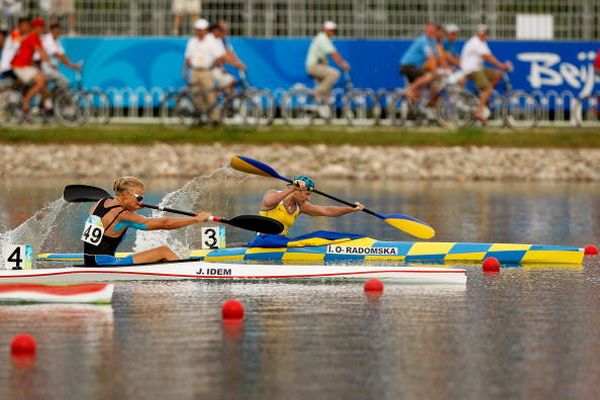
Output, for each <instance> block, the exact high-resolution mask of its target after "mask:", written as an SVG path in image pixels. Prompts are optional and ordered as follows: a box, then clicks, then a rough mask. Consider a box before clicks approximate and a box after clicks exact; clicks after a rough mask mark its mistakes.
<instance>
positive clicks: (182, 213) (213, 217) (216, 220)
mask: <svg viewBox="0 0 600 400" xmlns="http://www.w3.org/2000/svg"><path fill="white" fill-rule="evenodd" d="M142 207H145V208H152V209H154V210H160V211H166V212H170V213H173V214H181V215H189V216H190V217H195V216H196V214H194V213H193V212H189V211H182V210H176V209H174V208H170V207H163V206H155V205H154V204H146V203H142ZM208 219H209V220H211V221H215V222H223V223H225V224H228V223H229V222H230V221H229V220H228V219H225V218H221V217H215V216H213V215H211V216H210V217H209V218H208Z"/></svg>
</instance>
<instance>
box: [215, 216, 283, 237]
mask: <svg viewBox="0 0 600 400" xmlns="http://www.w3.org/2000/svg"><path fill="white" fill-rule="evenodd" d="M223 222H226V223H228V224H229V225H233V226H236V227H238V228H242V229H247V230H249V231H255V232H260V233H271V234H273V235H277V234H279V233H281V232H283V224H282V223H281V222H279V221H277V220H276V219H273V218H269V217H263V216H261V215H238V216H237V217H233V218H231V219H228V220H223Z"/></svg>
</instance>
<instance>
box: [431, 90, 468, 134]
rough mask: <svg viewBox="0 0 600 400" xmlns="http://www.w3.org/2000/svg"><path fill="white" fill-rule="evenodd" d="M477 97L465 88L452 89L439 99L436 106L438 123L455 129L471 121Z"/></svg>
mask: <svg viewBox="0 0 600 400" xmlns="http://www.w3.org/2000/svg"><path fill="white" fill-rule="evenodd" d="M477 104H478V103H477V98H476V97H475V96H474V95H473V94H472V93H471V92H468V91H466V90H462V89H461V90H453V91H450V92H448V93H447V94H446V95H445V96H442V98H440V99H439V101H438V103H437V107H436V112H437V118H436V119H437V121H438V123H439V124H440V125H441V126H443V127H445V128H448V129H457V128H462V127H465V126H468V125H470V124H472V123H473V121H474V117H473V114H474V112H475V110H476V109H477Z"/></svg>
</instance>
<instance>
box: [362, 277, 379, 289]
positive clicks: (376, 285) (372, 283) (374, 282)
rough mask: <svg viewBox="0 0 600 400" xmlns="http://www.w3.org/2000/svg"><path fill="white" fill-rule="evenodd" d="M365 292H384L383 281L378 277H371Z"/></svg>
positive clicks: (366, 283)
mask: <svg viewBox="0 0 600 400" xmlns="http://www.w3.org/2000/svg"><path fill="white" fill-rule="evenodd" d="M364 290H365V292H383V282H381V281H380V280H379V279H377V278H371V279H369V280H368V281H366V282H365V286H364Z"/></svg>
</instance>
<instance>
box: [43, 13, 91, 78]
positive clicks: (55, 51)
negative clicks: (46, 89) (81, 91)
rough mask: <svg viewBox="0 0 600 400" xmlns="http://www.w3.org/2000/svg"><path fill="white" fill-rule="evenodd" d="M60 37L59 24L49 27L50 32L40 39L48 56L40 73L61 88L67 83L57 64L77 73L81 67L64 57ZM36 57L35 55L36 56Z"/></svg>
mask: <svg viewBox="0 0 600 400" xmlns="http://www.w3.org/2000/svg"><path fill="white" fill-rule="evenodd" d="M61 35H62V29H61V27H60V24H58V23H54V24H52V25H51V26H50V32H48V33H47V34H45V35H44V36H43V37H42V46H43V47H44V50H45V51H46V54H47V55H48V58H49V61H48V62H46V61H44V62H42V72H43V73H44V75H46V76H47V77H48V79H53V80H55V81H57V84H59V85H62V86H68V84H69V82H68V80H67V78H65V77H64V76H63V75H62V74H61V73H60V72H59V71H58V62H59V61H60V62H61V63H63V64H64V65H65V66H66V67H67V68H70V69H72V70H74V71H79V70H80V69H81V67H80V66H79V65H76V64H73V63H72V62H71V60H69V58H68V57H67V55H66V52H65V49H64V48H63V47H62V44H61V43H60V36H61ZM36 56H37V54H36Z"/></svg>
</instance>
